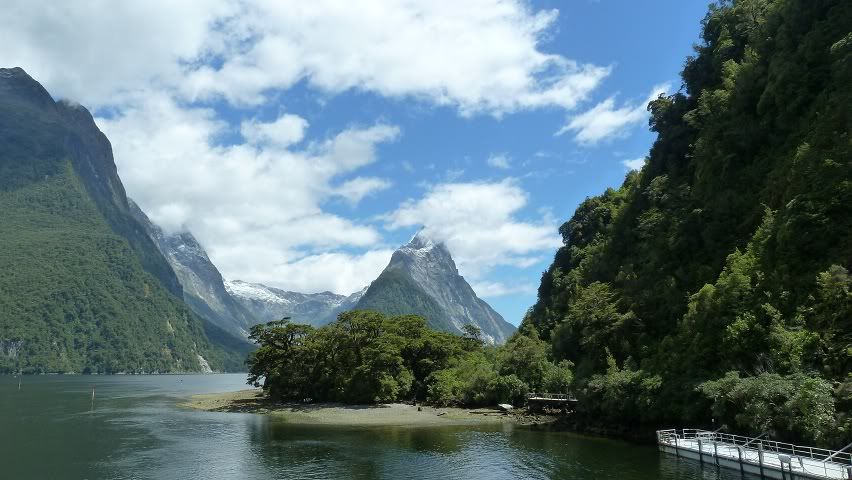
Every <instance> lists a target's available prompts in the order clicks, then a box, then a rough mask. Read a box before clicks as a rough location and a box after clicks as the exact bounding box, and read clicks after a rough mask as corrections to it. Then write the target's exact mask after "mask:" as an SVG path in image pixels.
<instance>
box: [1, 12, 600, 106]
mask: <svg viewBox="0 0 852 480" xmlns="http://www.w3.org/2000/svg"><path fill="white" fill-rule="evenodd" d="M557 16H558V12H557V11H556V10H535V9H534V8H533V7H531V6H530V5H529V4H528V3H527V2H525V1H523V0H469V1H466V2H456V1H453V0H435V1H430V2H414V1H410V0H372V1H363V2H358V3H357V4H356V3H352V2H339V1H337V0H314V1H310V2H303V1H298V0H289V1H283V0H260V1H254V2H247V3H236V2H226V1H224V0H211V1H209V2H171V1H166V0H152V1H146V2H121V3H120V4H115V5H113V4H111V5H110V8H104V6H103V3H101V2H96V1H81V2H70V3H69V2H39V1H32V0H17V1H15V0H12V1H11V2H4V5H3V15H2V16H0V44H2V45H3V46H4V48H3V49H2V51H0V64H2V65H8V66H13V65H18V66H21V67H23V68H24V69H25V70H27V71H28V72H29V73H30V74H31V75H33V76H34V77H35V78H37V79H39V80H40V81H41V82H42V83H44V85H45V86H46V87H47V88H48V89H49V90H50V91H51V92H53V93H54V94H58V95H60V96H63V97H70V98H74V99H76V100H78V101H80V102H81V103H83V104H85V105H88V106H90V107H93V106H94V107H98V106H107V105H116V104H119V103H121V102H122V100H123V99H124V98H125V97H126V95H127V94H128V93H132V92H135V91H138V90H144V89H148V88H156V89H159V90H162V91H168V92H171V93H173V94H177V95H179V96H180V97H181V99H182V100H188V101H195V100H203V99H208V98H211V97H214V96H222V97H224V98H226V99H228V100H229V101H231V102H233V103H237V104H259V103H261V102H263V101H264V100H265V98H266V97H265V94H266V93H267V92H268V91H270V90H274V89H287V88H289V87H291V86H293V85H294V84H295V83H297V82H300V81H304V82H306V83H307V84H308V85H310V86H312V87H314V88H315V89H318V90H321V91H324V92H329V93H339V92H343V91H346V90H350V89H357V90H362V91H368V92H374V93H377V94H379V95H382V96H386V97H396V98H402V97H409V98H416V99H421V100H424V101H427V102H429V103H432V104H438V105H448V106H451V107H453V108H457V109H458V110H459V112H461V113H462V114H465V115H469V114H475V113H489V114H493V115H501V114H505V113H511V112H514V111H518V110H525V109H534V108H540V107H558V108H562V109H566V110H570V109H573V108H574V107H575V106H576V105H577V104H578V102H581V101H583V100H584V99H586V98H587V97H588V95H589V94H590V92H591V91H592V90H594V89H595V88H596V87H597V86H598V85H599V84H600V82H601V81H602V80H603V79H604V78H605V77H606V76H607V75H608V74H609V73H610V68H609V67H601V66H596V65H592V64H581V63H577V62H576V61H573V60H571V59H568V58H565V57H563V56H561V55H558V54H553V53H546V52H544V51H542V48H541V46H542V45H541V44H542V42H543V40H544V39H546V38H547V36H548V35H549V34H550V32H551V30H552V27H553V24H554V22H555V20H556V18H557Z"/></svg>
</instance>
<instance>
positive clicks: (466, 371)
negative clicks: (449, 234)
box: [249, 310, 573, 406]
mask: <svg viewBox="0 0 852 480" xmlns="http://www.w3.org/2000/svg"><path fill="white" fill-rule="evenodd" d="M466 330H467V331H468V333H469V335H468V336H467V337H459V336H455V335H451V334H449V333H445V332H440V331H435V330H432V329H430V328H428V327H427V326H426V321H425V320H424V319H423V318H422V317H418V316H414V315H402V316H396V317H389V316H386V315H384V314H381V313H377V312H374V311H368V310H358V311H351V312H346V313H342V314H340V316H339V317H338V319H337V320H336V321H335V322H333V323H331V324H329V325H326V326H324V327H321V328H313V327H310V326H307V325H296V324H293V323H290V322H289V321H288V320H281V321H277V322H270V323H268V324H264V325H257V326H255V327H254V328H253V329H252V333H251V338H252V339H253V340H254V341H256V342H257V343H258V344H259V345H260V347H259V348H258V349H257V350H256V351H255V352H254V353H253V354H252V355H251V356H250V359H249V383H252V384H254V385H256V386H263V388H264V390H265V391H266V392H267V393H268V394H269V395H270V396H271V397H272V398H279V399H290V400H303V399H305V398H310V399H313V400H315V401H337V402H345V403H375V402H392V401H401V400H410V399H420V400H425V401H429V402H431V403H434V404H437V405H467V406H480V405H493V404H495V403H512V404H515V405H522V404H523V403H524V402H525V401H526V395H527V393H529V392H530V391H532V390H533V389H540V388H552V389H553V390H552V391H553V392H567V391H568V388H569V387H570V385H571V382H572V379H573V374H572V372H571V364H570V363H569V362H565V361H563V362H561V363H559V364H554V363H552V362H551V361H550V360H549V357H550V347H549V345H548V344H547V342H544V341H542V340H540V339H539V338H538V337H537V336H535V337H529V336H525V335H516V336H515V337H513V338H512V339H511V340H510V341H509V342H508V344H507V345H505V346H502V347H486V346H485V345H484V344H483V343H482V341H481V340H478V339H477V338H476V337H477V332H476V330H475V329H466Z"/></svg>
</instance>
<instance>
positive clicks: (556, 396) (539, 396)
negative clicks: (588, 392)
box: [527, 392, 577, 401]
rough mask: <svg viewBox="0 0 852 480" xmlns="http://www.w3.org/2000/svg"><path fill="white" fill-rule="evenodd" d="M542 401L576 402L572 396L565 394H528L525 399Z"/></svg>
mask: <svg viewBox="0 0 852 480" xmlns="http://www.w3.org/2000/svg"><path fill="white" fill-rule="evenodd" d="M531 398H535V399H544V400H571V401H573V400H577V399H576V398H574V396H573V395H569V394H565V393H536V392H532V393H528V394H527V399H531Z"/></svg>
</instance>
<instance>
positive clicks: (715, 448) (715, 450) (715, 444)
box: [713, 441, 719, 467]
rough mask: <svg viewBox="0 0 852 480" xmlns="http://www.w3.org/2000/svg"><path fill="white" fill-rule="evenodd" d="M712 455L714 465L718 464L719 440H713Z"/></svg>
mask: <svg viewBox="0 0 852 480" xmlns="http://www.w3.org/2000/svg"><path fill="white" fill-rule="evenodd" d="M713 457H714V458H715V459H716V466H717V467H718V466H719V442H717V441H713Z"/></svg>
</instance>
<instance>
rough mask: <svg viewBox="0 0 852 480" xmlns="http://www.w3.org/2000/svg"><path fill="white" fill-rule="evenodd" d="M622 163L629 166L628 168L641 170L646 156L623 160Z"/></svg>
mask: <svg viewBox="0 0 852 480" xmlns="http://www.w3.org/2000/svg"><path fill="white" fill-rule="evenodd" d="M621 164H622V165H624V166H625V167H627V169H628V170H641V169H642V167H643V166H644V165H645V157H642V158H634V159H633V160H622V161H621Z"/></svg>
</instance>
